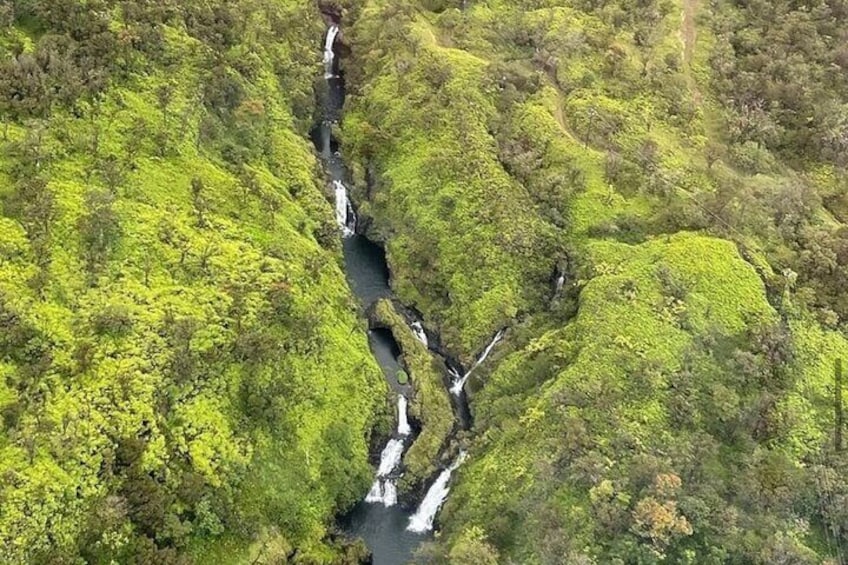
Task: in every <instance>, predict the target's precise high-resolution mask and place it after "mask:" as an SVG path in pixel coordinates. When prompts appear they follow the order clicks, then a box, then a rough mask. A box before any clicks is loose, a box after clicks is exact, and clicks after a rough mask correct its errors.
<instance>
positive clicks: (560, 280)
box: [556, 273, 565, 295]
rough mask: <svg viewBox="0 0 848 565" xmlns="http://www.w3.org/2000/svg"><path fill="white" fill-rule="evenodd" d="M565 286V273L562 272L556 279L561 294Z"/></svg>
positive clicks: (557, 289) (558, 291)
mask: <svg viewBox="0 0 848 565" xmlns="http://www.w3.org/2000/svg"><path fill="white" fill-rule="evenodd" d="M563 286H565V273H562V274H560V276H559V277H557V280H556V293H557V295H559V293H560V292H562V287H563Z"/></svg>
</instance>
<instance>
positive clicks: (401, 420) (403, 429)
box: [397, 394, 412, 436]
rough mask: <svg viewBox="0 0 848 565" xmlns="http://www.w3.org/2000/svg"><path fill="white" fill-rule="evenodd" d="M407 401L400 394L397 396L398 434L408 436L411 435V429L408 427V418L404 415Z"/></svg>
mask: <svg viewBox="0 0 848 565" xmlns="http://www.w3.org/2000/svg"><path fill="white" fill-rule="evenodd" d="M406 410H407V401H406V397H405V396H404V395H402V394H400V395H398V430H397V431H398V434H399V435H402V436H408V435H409V434H410V433H412V428H411V427H409V417H408V416H407V414H406Z"/></svg>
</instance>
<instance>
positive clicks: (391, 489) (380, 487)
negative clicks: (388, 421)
mask: <svg viewBox="0 0 848 565" xmlns="http://www.w3.org/2000/svg"><path fill="white" fill-rule="evenodd" d="M402 455H403V440H402V439H391V440H389V443H387V444H386V447H384V448H383V452H382V453H381V454H380V466H379V468H378V469H377V478H376V479H374V484H373V485H371V490H370V491H368V495H367V496H366V497H365V502H372V503H379V502H381V503H383V505H384V506H393V505H394V504H396V503H397V487H396V486H395V481H394V479H392V478H391V477H389V475H391V474H392V472H393V471H394V470H395V469H397V467H398V465H400V458H401V456H402Z"/></svg>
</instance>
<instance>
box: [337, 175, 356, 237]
mask: <svg viewBox="0 0 848 565" xmlns="http://www.w3.org/2000/svg"><path fill="white" fill-rule="evenodd" d="M333 189H334V192H335V194H336V223H337V224H338V225H339V227H340V228H342V233H343V234H344V236H345V237H350V236H352V235H353V233H354V231H355V230H356V214H355V213H354V212H353V206H352V205H351V203H350V199H349V198H348V196H347V187H346V186H345V185H344V183H342V182H341V181H338V180H334V181H333Z"/></svg>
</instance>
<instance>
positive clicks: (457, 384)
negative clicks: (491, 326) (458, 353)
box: [450, 330, 504, 396]
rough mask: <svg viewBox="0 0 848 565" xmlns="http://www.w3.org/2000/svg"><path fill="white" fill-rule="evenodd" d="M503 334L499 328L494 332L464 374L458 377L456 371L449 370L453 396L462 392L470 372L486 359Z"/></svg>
mask: <svg viewBox="0 0 848 565" xmlns="http://www.w3.org/2000/svg"><path fill="white" fill-rule="evenodd" d="M503 336H504V330H501V331H499V332H498V333H497V334H495V337H494V338H492V341H491V342H490V343H489V345H487V346H486V349H484V350H483V353H482V354H480V357H478V358H477V361H475V363H474V366H473V367H471V368H470V369H469V370H468V372H467V373H465V375H463V376H462V377H459V375H457V373H456V371H454V370H451V371H450V372H451V375H452V377H453V384H452V385H451V387H450V391H451V394H453V395H454V396H459V395H460V394H462V389H464V388H465V383H466V382H468V377H470V376H471V373H472V372H473V371H474V369H476V368H477V367H479V366H480V365H481V364H482V363H483V361H485V360H486V358H487V357H488V356H489V354H490V353H491V352H492V349H494V348H495V346H496V345H497V344H498V342H500V340H502V339H503ZM457 377H459V378H457Z"/></svg>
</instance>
